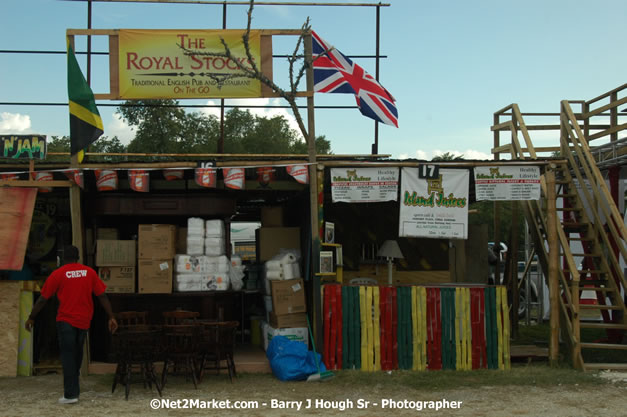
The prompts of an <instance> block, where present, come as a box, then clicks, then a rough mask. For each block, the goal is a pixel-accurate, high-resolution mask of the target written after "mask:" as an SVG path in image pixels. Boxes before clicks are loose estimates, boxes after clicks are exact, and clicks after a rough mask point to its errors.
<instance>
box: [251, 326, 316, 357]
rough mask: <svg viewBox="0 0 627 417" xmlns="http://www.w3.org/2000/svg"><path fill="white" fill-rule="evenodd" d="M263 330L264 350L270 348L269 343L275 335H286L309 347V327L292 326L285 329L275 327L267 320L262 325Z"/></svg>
mask: <svg viewBox="0 0 627 417" xmlns="http://www.w3.org/2000/svg"><path fill="white" fill-rule="evenodd" d="M261 329H262V332H263V350H268V345H269V344H270V341H271V340H272V338H273V337H274V336H285V337H287V338H288V339H289V340H293V341H295V342H302V343H304V344H305V346H307V348H309V334H308V332H307V327H292V328H285V329H275V328H274V327H272V326H270V325H269V324H268V323H266V322H265V321H264V322H263V324H262V325H261Z"/></svg>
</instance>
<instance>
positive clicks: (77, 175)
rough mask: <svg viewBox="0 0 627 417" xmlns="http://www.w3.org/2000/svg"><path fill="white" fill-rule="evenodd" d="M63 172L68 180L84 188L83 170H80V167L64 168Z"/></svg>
mask: <svg viewBox="0 0 627 417" xmlns="http://www.w3.org/2000/svg"><path fill="white" fill-rule="evenodd" d="M63 173H64V174H65V176H66V177H67V178H68V179H69V180H70V181H74V184H76V185H78V186H79V187H81V188H85V181H84V178H83V171H81V170H80V169H66V170H65V171H63Z"/></svg>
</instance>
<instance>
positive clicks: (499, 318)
mask: <svg viewBox="0 0 627 417" xmlns="http://www.w3.org/2000/svg"><path fill="white" fill-rule="evenodd" d="M501 288H503V287H497V288H496V328H497V340H498V350H497V352H498V353H497V356H498V364H499V369H501V370H503V369H505V364H504V363H503V324H504V318H503V309H502V308H501V306H502V300H501V298H502V295H501V294H502V293H501ZM505 299H506V300H507V298H505Z"/></svg>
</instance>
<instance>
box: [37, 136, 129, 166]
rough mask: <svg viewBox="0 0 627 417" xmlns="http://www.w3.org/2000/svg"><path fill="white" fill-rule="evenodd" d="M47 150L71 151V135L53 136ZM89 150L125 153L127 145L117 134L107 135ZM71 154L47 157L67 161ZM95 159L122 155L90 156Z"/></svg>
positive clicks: (106, 159)
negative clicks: (110, 136)
mask: <svg viewBox="0 0 627 417" xmlns="http://www.w3.org/2000/svg"><path fill="white" fill-rule="evenodd" d="M47 152H48V153H50V152H67V153H69V152H70V137H69V136H52V141H50V142H49V143H48V144H47ZM88 152H95V153H125V152H126V147H125V146H124V144H122V142H120V139H118V137H117V136H114V137H112V138H109V137H107V136H101V137H100V138H99V139H98V140H97V141H96V142H94V143H92V144H91V145H90V146H89V150H88ZM68 158H69V156H63V155H54V156H48V157H46V159H47V160H49V161H65V160H67V159H68ZM90 159H91V160H93V161H96V160H105V161H115V160H120V159H122V158H120V157H104V158H103V157H93V156H90Z"/></svg>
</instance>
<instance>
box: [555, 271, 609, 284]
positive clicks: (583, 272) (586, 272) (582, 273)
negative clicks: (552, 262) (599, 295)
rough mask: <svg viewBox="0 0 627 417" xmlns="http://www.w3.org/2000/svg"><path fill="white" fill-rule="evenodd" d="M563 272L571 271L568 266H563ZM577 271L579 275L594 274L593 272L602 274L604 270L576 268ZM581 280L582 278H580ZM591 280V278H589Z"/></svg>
mask: <svg viewBox="0 0 627 417" xmlns="http://www.w3.org/2000/svg"><path fill="white" fill-rule="evenodd" d="M564 272H572V271H571V270H570V269H568V268H564ZM577 272H579V275H595V274H604V273H605V272H604V271H601V270H600V269H578V270H577ZM582 281H583V279H582ZM590 281H592V280H590ZM603 282H605V281H603Z"/></svg>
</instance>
